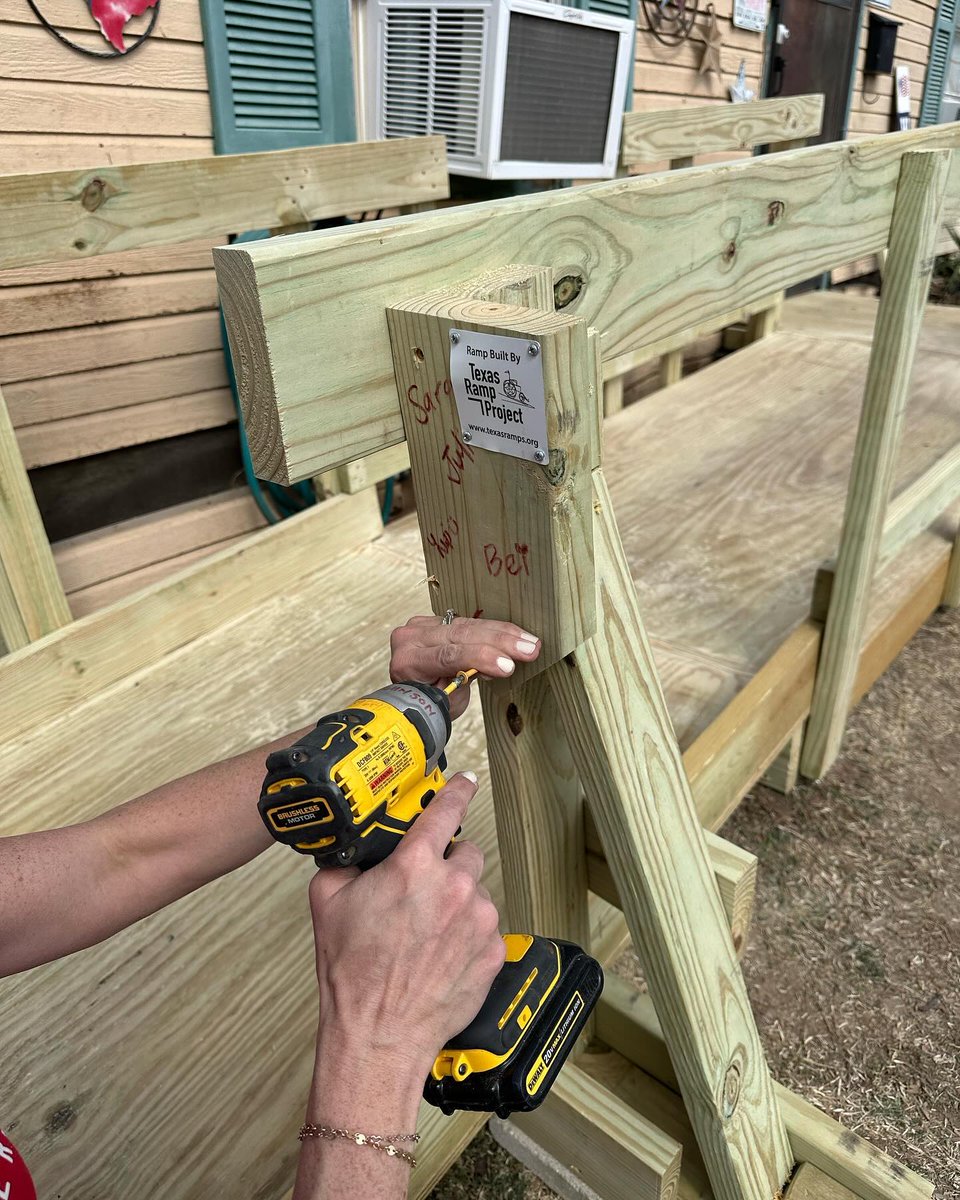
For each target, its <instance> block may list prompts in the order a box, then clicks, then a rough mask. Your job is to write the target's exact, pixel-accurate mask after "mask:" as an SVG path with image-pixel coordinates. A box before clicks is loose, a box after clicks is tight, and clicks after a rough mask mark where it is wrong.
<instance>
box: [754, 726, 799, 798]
mask: <svg viewBox="0 0 960 1200" xmlns="http://www.w3.org/2000/svg"><path fill="white" fill-rule="evenodd" d="M802 745H803V725H802V724H801V725H798V726H797V728H796V729H795V730H794V731H793V733H791V735H790V739H789V741H787V742H786V743H785V744H784V746H783V749H782V750H781V751H780V753H779V754H778V755H777V757H776V758H775V759H774V760H773V762H772V763H771V764H770V766H769V767H767V769H766V771H764V773H763V778H762V780H761V782H762V783H763V784H764V785H765V786H766V787H768V788H773V790H774V791H775V792H782V793H783V794H784V795H785V796H788V795H789V794H790V793H791V792H792V791H793V789H794V788H795V787H796V786H797V779H798V778H799V775H800V748H801V747H802Z"/></svg>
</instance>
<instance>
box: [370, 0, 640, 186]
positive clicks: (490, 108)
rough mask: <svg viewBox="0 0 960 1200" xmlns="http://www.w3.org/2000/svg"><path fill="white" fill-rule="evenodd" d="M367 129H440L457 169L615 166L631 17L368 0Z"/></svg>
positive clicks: (528, 3)
mask: <svg viewBox="0 0 960 1200" xmlns="http://www.w3.org/2000/svg"><path fill="white" fill-rule="evenodd" d="M366 18H367V19H366V36H367V39H368V40H367V50H368V56H367V59H366V61H367V63H368V64H369V66H368V69H367V81H366V84H367V87H366V113H365V116H366V119H367V125H366V136H367V137H370V138H395V137H413V136H414V135H416V134H427V133H440V134H443V135H444V136H445V137H446V139H447V160H448V162H449V167H450V171H451V173H452V174H455V175H478V176H481V177H483V178H485V179H567V178H573V179H610V178H612V177H613V176H614V175H615V174H616V170H617V154H618V150H619V144H620V126H621V123H622V120H623V104H624V98H625V96H626V91H627V83H628V79H629V74H630V70H631V66H632V63H633V48H634V36H635V34H634V24H633V22H632V21H627V20H624V19H623V18H621V17H609V16H606V15H605V14H602V13H593V12H584V11H582V10H580V9H576V8H564V7H561V6H559V5H557V4H551V3H548V2H547V0H369V2H368V4H367V9H366Z"/></svg>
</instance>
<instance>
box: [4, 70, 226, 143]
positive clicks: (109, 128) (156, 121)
mask: <svg viewBox="0 0 960 1200" xmlns="http://www.w3.org/2000/svg"><path fill="white" fill-rule="evenodd" d="M0 105H2V106H3V112H4V118H5V119H4V124H5V125H6V127H7V129H8V130H10V131H11V132H12V133H33V132H34V131H36V130H37V128H38V126H39V128H40V129H44V130H48V129H50V130H54V129H55V130H57V131H58V132H59V133H60V136H61V137H64V135H70V134H74V133H111V134H135V135H140V136H144V135H151V136H152V135H153V134H160V135H162V136H163V137H181V136H183V137H203V138H208V137H210V136H211V133H212V125H211V119H210V99H209V97H208V96H207V95H206V93H205V92H174V91H167V90H166V89H165V88H158V87H149V88H147V87H144V88H136V89H135V90H134V89H132V88H118V87H111V86H109V85H108V84H102V83H74V84H72V85H71V86H70V88H69V89H67V88H64V87H62V86H61V85H60V84H58V83H54V82H52V81H49V80H44V81H41V82H36V81H33V80H25V79H0Z"/></svg>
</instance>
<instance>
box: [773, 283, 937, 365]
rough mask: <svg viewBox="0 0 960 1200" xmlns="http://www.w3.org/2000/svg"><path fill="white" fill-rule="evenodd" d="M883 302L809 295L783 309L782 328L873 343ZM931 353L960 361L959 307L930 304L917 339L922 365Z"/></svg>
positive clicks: (871, 298)
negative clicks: (947, 355)
mask: <svg viewBox="0 0 960 1200" xmlns="http://www.w3.org/2000/svg"><path fill="white" fill-rule="evenodd" d="M879 307H880V301H879V299H878V298H877V297H875V296H860V295H853V294H851V293H850V292H843V291H831V292H806V293H804V294H803V295H800V296H791V297H790V298H789V299H788V300H787V301H786V302H785V304H784V306H783V312H782V313H781V316H780V329H781V331H783V332H785V333H802V334H808V335H809V334H814V335H816V337H817V338H820V339H827V338H830V339H841V340H843V341H846V342H850V341H860V342H866V343H870V342H872V341H873V331H874V328H875V326H876V323H877V310H878V308H879ZM929 353H935V354H938V355H943V354H949V355H951V356H953V357H954V358H960V308H957V307H956V306H955V305H949V304H928V305H927V307H926V308H925V309H924V312H923V324H922V325H921V326H920V332H919V334H918V338H917V358H918V360H919V361H920V362H922V361H923V359H924V358H925V356H926V355H927V354H929Z"/></svg>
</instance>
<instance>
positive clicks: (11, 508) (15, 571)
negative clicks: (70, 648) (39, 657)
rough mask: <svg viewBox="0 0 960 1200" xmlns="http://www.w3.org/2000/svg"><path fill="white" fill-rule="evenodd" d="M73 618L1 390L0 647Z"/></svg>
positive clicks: (9, 646) (29, 639)
mask: <svg viewBox="0 0 960 1200" xmlns="http://www.w3.org/2000/svg"><path fill="white" fill-rule="evenodd" d="M71 620H72V617H71V615H70V608H69V606H68V605H67V598H66V596H65V595H64V591H63V586H62V584H61V583H60V576H59V575H58V574H57V567H56V564H55V563H54V561H53V552H52V551H51V549H50V543H49V542H48V541H47V534H46V530H45V529H44V528H43V521H41V519H40V512H39V510H38V508H37V501H36V499H35V498H34V495H33V488H32V487H31V486H30V479H29V476H28V475H27V470H26V467H25V466H24V465H23V458H22V457H21V455H20V448H19V446H18V445H17V437H16V434H15V433H14V431H13V425H12V424H11V422H10V416H9V414H8V412H7V406H6V404H5V403H4V401H3V396H2V394H0V653H2V650H3V648H4V647H6V649H7V650H19V649H20V647H21V646H26V645H28V644H29V643H30V642H33V641H36V639H37V638H39V637H43V635H44V634H45V633H51V632H52V631H53V630H54V629H59V628H60V627H61V626H62V625H67V624H69V622H70V621H71Z"/></svg>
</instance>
